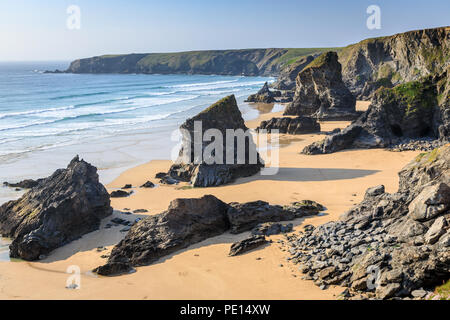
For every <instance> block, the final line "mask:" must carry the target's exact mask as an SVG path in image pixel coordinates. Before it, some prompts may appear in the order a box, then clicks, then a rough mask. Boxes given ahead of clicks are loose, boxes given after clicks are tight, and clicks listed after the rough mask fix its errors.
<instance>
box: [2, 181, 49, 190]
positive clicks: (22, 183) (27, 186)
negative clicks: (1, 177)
mask: <svg viewBox="0 0 450 320" xmlns="http://www.w3.org/2000/svg"><path fill="white" fill-rule="evenodd" d="M42 180H43V179H38V180H32V179H26V180H23V181H20V182H18V183H9V182H3V185H4V186H6V187H10V188H22V189H31V188H34V187H36V186H37V185H38V184H39V183H40V182H41V181H42Z"/></svg>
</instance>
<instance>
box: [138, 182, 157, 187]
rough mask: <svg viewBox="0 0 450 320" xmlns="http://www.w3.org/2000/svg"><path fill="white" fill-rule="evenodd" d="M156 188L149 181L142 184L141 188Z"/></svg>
mask: <svg viewBox="0 0 450 320" xmlns="http://www.w3.org/2000/svg"><path fill="white" fill-rule="evenodd" d="M154 187H156V186H155V184H154V183H153V182H151V181H147V182H146V183H144V184H143V185H142V186H141V188H154Z"/></svg>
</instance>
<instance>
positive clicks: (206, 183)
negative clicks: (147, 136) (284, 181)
mask: <svg viewBox="0 0 450 320" xmlns="http://www.w3.org/2000/svg"><path fill="white" fill-rule="evenodd" d="M195 123H197V124H201V132H197V133H195ZM180 129H181V132H182V135H183V141H182V147H181V150H180V156H179V158H178V159H177V161H176V162H175V164H174V165H173V166H172V167H171V168H170V171H169V175H170V176H171V177H172V178H174V179H176V180H181V181H190V182H191V183H192V185H193V186H194V187H210V186H218V185H221V184H226V183H229V182H232V181H233V180H235V179H236V178H238V177H248V176H251V175H254V174H256V173H258V172H259V171H260V169H261V168H262V167H263V166H264V164H263V161H262V160H261V159H260V157H259V154H258V152H257V151H256V146H255V144H254V143H253V139H252V136H251V135H247V136H246V137H245V139H243V140H245V142H244V141H241V140H240V139H238V138H237V137H234V147H233V148H232V149H231V148H230V150H227V146H226V145H227V143H226V142H227V132H226V131H227V129H233V130H235V131H236V133H239V131H240V132H241V133H245V132H246V131H247V130H248V128H247V127H246V126H245V123H244V119H242V115H241V112H240V111H239V108H238V106H237V103H236V99H235V97H234V95H231V96H228V97H226V98H223V99H222V100H220V101H218V102H216V103H214V104H213V105H212V106H210V107H209V108H207V109H206V110H204V111H202V112H200V113H199V114H198V115H196V116H194V117H193V118H190V119H188V120H186V122H185V123H184V124H182V125H181V127H180ZM208 129H215V130H216V131H217V130H218V131H219V132H220V134H221V137H222V149H223V156H222V163H215V162H214V159H211V158H210V157H209V158H208V155H212V154H213V152H211V153H208V154H206V152H205V148H207V147H208V145H210V144H211V143H212V142H210V141H205V139H203V136H204V133H205V131H207V130H208ZM198 130H200V129H198ZM200 133H201V137H199V135H200ZM228 139H229V140H233V137H231V138H228ZM196 140H200V141H196ZM228 142H229V145H232V144H231V143H230V141H228ZM232 142H233V141H232ZM244 143H245V145H244ZM238 144H239V145H238ZM241 144H242V145H241ZM238 147H242V150H243V151H244V152H243V153H244V154H239V153H238V152H237V150H238ZM196 148H198V150H201V154H200V152H199V154H197V155H196V154H195V151H196ZM215 151H217V150H214V152H215ZM218 152H220V151H218ZM214 155H215V153H214ZM227 155H228V156H230V155H231V156H232V159H233V162H234V164H228V163H227ZM196 156H197V157H196ZM199 157H201V159H199ZM211 160H213V161H211ZM208 161H211V162H212V163H211V162H210V163H208Z"/></svg>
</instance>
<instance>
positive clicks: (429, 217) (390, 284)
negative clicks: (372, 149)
mask: <svg viewBox="0 0 450 320" xmlns="http://www.w3.org/2000/svg"><path fill="white" fill-rule="evenodd" d="M399 176H400V182H399V189H398V191H397V192H396V193H393V194H389V193H386V192H385V190H384V187H383V186H378V187H375V188H371V189H368V190H367V192H366V195H365V197H364V200H363V201H362V202H361V203H360V204H358V205H356V206H355V207H353V208H352V209H351V210H349V211H348V212H347V213H345V214H344V215H343V216H342V217H341V219H340V220H339V221H336V222H329V223H327V224H324V225H322V226H320V227H318V228H314V227H312V226H308V227H306V228H305V230H304V232H303V233H301V234H300V235H299V237H298V238H294V237H291V238H290V240H289V243H290V245H291V248H290V250H289V251H290V254H291V255H292V257H293V261H294V262H295V263H298V264H299V265H300V270H301V271H302V272H303V273H304V274H305V277H306V278H307V279H312V280H314V281H315V283H316V284H317V285H319V286H320V285H335V284H336V285H341V286H346V287H349V288H350V292H351V293H352V294H357V293H360V292H364V293H368V297H376V298H379V299H388V298H392V297H408V296H410V295H411V294H412V291H413V290H416V289H419V288H422V287H424V288H426V287H432V286H433V285H437V284H440V283H442V281H446V280H448V278H449V276H450V228H449V223H450V211H449V210H450V145H446V146H444V147H442V148H440V149H435V150H433V151H432V152H429V153H424V154H421V155H419V156H418V157H416V158H415V159H414V160H413V161H412V162H410V163H409V164H408V165H407V166H406V167H405V168H403V170H402V171H401V172H400V173H399Z"/></svg>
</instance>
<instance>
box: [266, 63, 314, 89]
mask: <svg viewBox="0 0 450 320" xmlns="http://www.w3.org/2000/svg"><path fill="white" fill-rule="evenodd" d="M317 57H318V54H313V55H308V56H305V57H301V58H300V59H298V60H297V61H295V62H292V63H291V64H288V65H287V66H286V67H284V68H282V69H281V71H280V74H279V75H278V78H277V81H276V82H275V83H274V84H273V88H274V89H278V90H289V91H295V79H296V78H297V75H298V74H299V73H300V72H301V71H302V70H303V69H304V68H305V67H306V66H307V65H309V64H310V63H311V62H312V61H313V60H314V59H315V58H317Z"/></svg>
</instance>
